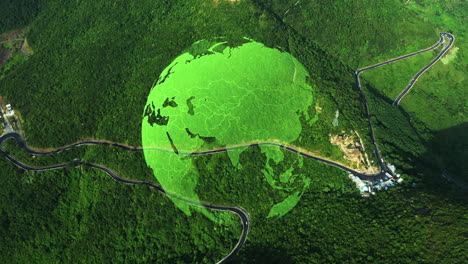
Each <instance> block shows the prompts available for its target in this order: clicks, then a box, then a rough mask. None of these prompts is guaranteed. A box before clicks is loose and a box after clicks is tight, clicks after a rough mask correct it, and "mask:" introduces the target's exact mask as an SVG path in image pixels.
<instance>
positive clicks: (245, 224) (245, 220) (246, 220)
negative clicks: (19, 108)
mask: <svg viewBox="0 0 468 264" xmlns="http://www.w3.org/2000/svg"><path fill="white" fill-rule="evenodd" d="M8 139H14V140H15V141H16V142H17V144H18V145H19V146H20V148H21V149H22V150H23V151H25V152H27V153H30V154H33V155H49V154H53V153H58V152H60V151H62V150H64V149H59V150H55V151H51V152H45V151H34V150H32V149H30V148H29V147H28V146H27V145H26V143H25V141H24V139H23V138H22V137H21V135H20V134H18V133H9V134H6V135H4V136H2V137H0V154H2V155H3V156H4V157H5V159H7V160H8V161H10V162H11V163H13V164H15V165H16V166H17V167H19V168H21V169H23V170H27V171H50V170H57V169H64V168H67V167H74V166H79V165H84V166H87V167H90V168H94V169H98V170H100V171H102V172H104V173H106V174H107V175H108V176H110V177H111V178H112V179H113V180H114V181H116V182H119V183H124V184H131V185H146V186H149V187H151V188H154V189H156V190H158V191H159V192H160V193H162V194H165V195H167V196H169V197H172V198H175V199H177V200H179V201H182V202H184V203H187V204H190V205H193V206H198V207H204V208H207V209H210V210H217V211H227V212H231V213H235V214H237V215H238V216H239V218H240V220H241V223H242V233H241V236H240V238H239V240H238V241H237V244H236V245H235V246H234V248H233V249H232V251H231V252H230V253H229V254H228V255H227V256H225V257H224V258H223V259H221V260H220V261H218V262H217V263H218V264H219V263H224V262H226V261H228V260H230V259H231V258H232V257H233V256H234V255H235V254H236V253H237V252H238V251H239V250H240V248H241V247H242V245H244V244H245V241H246V240H247V234H248V231H249V225H250V217H249V214H248V213H247V212H246V211H245V210H244V209H242V208H240V207H237V206H220V205H214V204H210V203H205V202H200V201H194V200H190V199H187V198H185V197H182V196H179V195H177V194H175V193H172V192H169V191H166V190H164V188H163V187H162V186H160V185H157V184H154V183H152V182H150V181H139V180H131V179H125V178H122V177H120V176H119V175H118V174H117V173H115V172H113V171H112V170H110V169H109V168H106V167H104V166H102V165H99V164H94V163H90V162H85V161H81V160H74V161H72V162H68V163H62V164H57V165H52V166H45V167H32V166H29V165H27V164H25V163H22V162H21V161H19V160H16V159H15V158H14V157H12V156H11V155H10V154H9V153H7V152H5V151H4V150H3V148H2V145H3V142H4V141H6V140H8ZM83 144H95V145H96V144H99V145H107V144H108V143H107V142H106V143H102V142H101V143H98V142H96V141H94V142H93V143H89V142H84V143H83ZM83 144H81V143H79V144H74V146H78V145H83ZM112 145H115V146H118V147H121V148H124V149H127V150H134V148H131V147H128V146H125V145H122V144H117V143H116V144H112ZM74 146H72V145H70V146H68V147H67V149H68V148H72V147H74Z"/></svg>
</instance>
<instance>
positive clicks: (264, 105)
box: [142, 41, 315, 214]
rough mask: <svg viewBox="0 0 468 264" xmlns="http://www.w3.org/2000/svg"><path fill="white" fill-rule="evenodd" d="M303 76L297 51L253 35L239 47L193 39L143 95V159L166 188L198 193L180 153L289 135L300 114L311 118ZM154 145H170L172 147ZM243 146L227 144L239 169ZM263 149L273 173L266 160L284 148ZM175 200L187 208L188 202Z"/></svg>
mask: <svg viewBox="0 0 468 264" xmlns="http://www.w3.org/2000/svg"><path fill="white" fill-rule="evenodd" d="M307 77H309V75H308V73H307V71H306V70H305V69H304V67H303V66H302V65H301V63H300V62H299V61H297V59H295V58H294V57H292V56H291V55H290V54H288V53H285V52H281V51H279V50H277V49H271V48H267V47H265V46H264V45H263V44H261V43H258V42H253V41H248V42H247V43H245V44H242V45H241V46H237V47H229V46H227V45H226V43H225V42H220V43H215V44H213V43H211V44H210V43H209V42H208V41H200V42H197V43H196V44H195V45H194V46H193V47H191V48H190V49H189V52H187V53H185V54H182V55H180V56H179V57H177V58H176V59H175V60H174V61H173V62H172V63H171V64H170V65H169V66H168V67H167V68H166V69H165V70H164V71H163V72H162V73H161V76H160V77H159V79H158V81H157V83H156V86H155V87H154V88H153V89H152V90H151V93H150V95H149V97H148V102H147V104H146V107H145V113H144V118H143V122H142V124H143V127H142V138H143V148H144V149H145V159H146V161H147V163H148V165H149V166H150V167H151V168H152V169H153V172H154V174H155V176H156V178H157V179H158V181H159V182H160V183H161V184H162V186H163V187H164V188H165V189H166V190H168V191H170V192H173V193H176V194H178V195H181V196H183V197H186V198H189V199H191V200H198V196H197V195H196V193H195V192H194V189H195V187H196V185H197V181H198V178H199V177H200V175H199V174H198V172H197V170H196V168H195V167H193V166H192V160H191V159H190V158H188V157H186V156H185V155H184V154H186V153H190V152H194V151H198V150H200V149H209V148H210V147H216V146H227V147H228V148H229V147H230V146H234V145H243V144H248V143H252V142H272V141H280V142H284V143H290V142H293V141H295V140H296V139H297V138H298V136H299V135H300V133H301V130H302V125H301V122H300V119H299V118H300V117H301V116H305V122H306V124H307V125H309V126H310V125H312V123H313V122H311V118H310V116H309V113H308V109H309V108H313V107H314V106H315V104H314V100H313V96H312V91H313V89H312V87H311V86H310V84H308V83H306V78H307ZM314 111H315V110H314ZM158 148H159V149H160V148H162V149H170V148H172V149H173V151H174V153H172V154H170V153H166V152H162V151H158ZM245 149H246V148H240V149H239V148H238V149H234V150H231V151H228V155H229V158H230V160H231V163H232V166H234V167H236V168H237V169H239V170H242V164H241V163H239V156H240V155H241V154H242V152H243V151H244V150H245ZM262 152H263V153H265V154H266V166H267V168H268V169H269V173H270V174H271V173H274V172H273V169H272V168H271V167H270V165H269V163H270V162H274V163H275V164H278V163H280V162H282V161H283V154H282V152H281V151H280V150H279V149H278V148H273V147H262ZM270 160H271V161H270ZM238 173H239V172H237V173H236V174H238ZM276 173H278V172H276ZM280 173H281V172H280ZM236 174H233V175H232V177H236ZM201 176H203V175H201ZM247 177H248V176H247ZM251 177H255V176H251ZM174 202H176V204H177V206H178V207H179V208H181V209H182V210H183V211H184V212H185V213H187V214H190V211H189V209H188V205H187V204H185V203H182V202H179V201H177V200H175V199H174ZM296 203H297V201H296ZM282 208H285V207H282ZM288 208H289V209H291V208H292V207H291V206H290V207H288ZM204 211H205V213H207V212H206V210H204Z"/></svg>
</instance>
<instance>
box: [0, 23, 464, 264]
mask: <svg viewBox="0 0 468 264" xmlns="http://www.w3.org/2000/svg"><path fill="white" fill-rule="evenodd" d="M444 36H446V37H448V38H449V39H450V44H449V45H447V47H445V48H444V49H443V50H442V51H441V52H440V53H439V55H438V56H437V57H436V58H435V59H434V60H432V61H431V62H430V63H429V64H428V65H427V66H425V67H424V68H423V69H421V70H420V71H419V72H418V74H416V76H415V77H413V80H412V81H411V82H410V85H408V87H407V88H406V89H405V90H403V92H402V93H401V94H400V95H401V96H399V97H397V100H395V102H396V105H398V103H399V101H400V100H401V99H402V98H403V97H404V96H405V94H406V93H408V92H409V90H410V89H411V88H412V86H413V85H414V83H415V82H416V81H417V79H418V78H419V76H421V74H422V73H424V72H425V71H426V70H427V69H429V68H430V67H431V66H432V65H433V64H434V63H435V62H437V61H438V60H439V59H440V58H441V57H442V56H443V55H444V54H445V53H446V52H447V50H448V49H450V47H451V46H452V44H453V41H454V39H455V37H454V36H453V35H451V34H449V33H444V32H443V33H440V40H439V42H437V43H436V44H435V45H434V46H432V47H430V48H428V49H425V50H421V51H417V52H414V53H410V54H407V55H404V56H401V57H398V58H394V59H391V60H388V61H385V62H382V63H378V64H375V65H372V66H368V67H365V68H362V69H359V70H357V71H356V72H355V79H356V84H357V87H358V89H359V92H360V94H361V99H362V101H363V103H364V105H365V109H366V113H367V118H368V121H369V128H370V133H371V139H372V144H373V145H374V154H375V156H376V157H377V159H378V162H379V165H380V168H381V171H380V173H378V174H364V173H361V172H358V171H355V170H353V169H350V168H348V167H345V166H343V165H341V164H339V163H336V162H333V161H330V160H326V159H323V158H320V157H316V156H313V155H310V154H308V153H305V152H302V151H300V150H298V149H295V148H292V147H290V146H286V145H283V144H280V143H274V142H262V143H255V144H250V145H248V146H275V147H279V148H282V149H285V150H288V151H290V152H294V153H297V154H299V155H301V156H303V157H305V158H308V159H313V160H316V161H319V162H322V163H325V164H328V165H331V166H333V167H336V168H338V169H341V170H343V171H346V172H348V173H352V174H354V175H356V176H358V177H359V178H361V179H362V180H367V181H371V182H378V181H380V180H382V179H385V180H386V179H389V178H390V177H388V176H387V175H386V174H389V175H391V176H394V173H393V172H392V171H391V170H390V169H389V168H388V167H387V165H386V163H385V162H384V160H383V158H382V155H381V153H380V150H379V147H378V144H377V142H376V140H375V134H374V128H373V125H372V121H371V114H370V112H369V106H368V105H367V101H366V97H365V95H364V93H363V91H362V87H361V82H360V79H359V75H360V74H361V73H362V72H364V71H367V70H370V69H373V68H377V67H380V66H383V65H387V64H389V63H393V62H396V61H399V60H403V59H406V58H409V57H412V56H415V55H418V54H421V53H423V52H428V51H431V50H434V49H435V48H437V47H438V46H440V45H441V44H442V43H443V42H444V38H443V37H444ZM394 104H395V103H394ZM9 139H13V140H15V141H16V143H17V144H18V145H19V147H20V148H21V149H22V150H23V151H25V152H27V153H29V154H32V155H51V154H56V153H59V152H61V151H64V150H67V149H71V148H74V147H78V146H82V145H106V146H114V147H118V148H122V149H125V150H128V151H135V152H136V151H143V149H142V148H137V147H131V146H127V145H124V144H119V143H114V142H108V141H99V140H90V141H84V142H78V143H74V144H71V145H68V146H65V147H61V148H57V149H55V150H51V151H38V150H34V149H31V148H29V147H28V146H27V144H26V142H25V141H24V139H23V137H22V136H21V135H20V134H18V133H16V132H13V133H8V134H5V135H3V136H1V137H0V153H1V154H2V155H3V156H4V157H5V158H6V159H7V160H9V161H10V162H12V163H13V164H15V165H16V166H18V167H20V168H22V169H24V170H28V171H49V170H56V169H63V168H66V167H72V166H78V165H84V166H87V167H91V168H94V169H98V170H100V171H102V172H104V173H106V174H107V175H108V176H110V177H111V178H112V179H113V180H114V181H117V182H119V183H124V184H131V185H147V186H149V187H151V188H155V189H156V190H158V191H159V192H161V193H163V194H165V195H167V196H170V197H173V198H175V199H178V200H180V201H182V202H185V203H188V204H191V205H194V206H200V207H205V208H207V209H211V210H219V211H228V212H232V213H235V214H237V215H238V216H239V218H240V219H241V222H242V227H243V228H242V234H241V236H240V238H239V241H238V242H237V244H236V245H235V247H234V248H233V250H232V251H231V252H230V253H229V255H227V256H225V257H224V258H223V259H221V260H220V261H219V262H218V263H224V262H225V261H228V260H230V259H231V258H232V257H233V256H234V255H235V254H236V253H237V252H238V251H239V249H240V248H241V247H242V245H244V243H245V241H246V239H247V234H248V230H249V225H250V217H249V215H248V213H247V212H246V211H245V210H244V209H242V208H240V207H236V206H219V205H213V204H209V203H205V202H199V201H193V200H190V199H187V198H184V197H181V196H178V195H177V194H175V193H171V192H169V191H166V190H164V188H163V187H161V186H160V185H157V184H154V183H152V182H149V181H138V180H131V179H125V178H122V177H120V176H119V175H118V174H117V173H115V172H113V171H112V170H110V169H109V168H106V167H104V166H102V165H99V164H94V163H89V162H85V161H81V160H75V161H72V162H69V163H63V164H57V165H52V166H47V167H40V168H38V167H32V166H29V165H26V164H24V163H22V162H20V161H18V160H16V159H15V158H13V157H12V156H11V155H9V154H8V153H7V152H5V151H4V150H3V148H2V145H3V142H5V141H6V140H9ZM243 147H246V146H235V147H231V148H224V149H216V150H208V151H200V152H191V153H187V154H188V155H190V156H201V155H210V154H215V153H220V152H226V151H229V150H233V149H236V148H243Z"/></svg>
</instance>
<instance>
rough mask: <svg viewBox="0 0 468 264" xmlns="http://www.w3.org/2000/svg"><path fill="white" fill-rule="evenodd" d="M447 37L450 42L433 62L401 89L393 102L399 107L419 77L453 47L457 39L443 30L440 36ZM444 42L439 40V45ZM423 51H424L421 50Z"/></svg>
mask: <svg viewBox="0 0 468 264" xmlns="http://www.w3.org/2000/svg"><path fill="white" fill-rule="evenodd" d="M444 36H445V37H447V38H448V39H449V41H450V42H449V44H448V45H446V46H445V47H444V48H443V49H442V50H441V51H440V52H439V54H438V55H437V57H435V58H434V59H433V60H432V61H431V62H429V64H427V65H426V66H424V67H423V68H422V69H421V70H419V71H418V73H416V75H414V77H413V78H412V79H411V81H410V82H409V84H408V86H406V88H405V89H404V90H403V91H401V93H400V94H399V95H398V96H397V98H396V99H395V101H394V102H393V105H394V106H396V107H398V105H399V104H400V101H401V99H403V97H405V95H406V94H407V93H409V91H410V90H411V88H413V86H414V84H415V83H416V81H417V80H418V79H419V77H420V76H421V75H422V74H423V73H424V72H425V71H427V70H428V69H429V68H431V67H432V65H434V64H435V63H436V62H437V61H438V60H440V58H442V56H444V55H445V53H447V51H448V50H449V49H450V48H451V47H452V45H453V42H454V41H455V37H454V36H453V35H452V34H450V33H445V32H442V33H440V38H441V39H443V37H444ZM441 44H442V43H441V42H439V45H441ZM420 53H422V52H420Z"/></svg>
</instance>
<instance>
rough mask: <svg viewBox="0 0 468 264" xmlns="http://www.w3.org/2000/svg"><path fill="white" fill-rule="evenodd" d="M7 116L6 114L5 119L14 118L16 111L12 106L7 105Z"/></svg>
mask: <svg viewBox="0 0 468 264" xmlns="http://www.w3.org/2000/svg"><path fill="white" fill-rule="evenodd" d="M6 109H7V110H6V114H5V117H10V116H14V115H15V111H14V110H13V108H12V107H11V104H7V105H6Z"/></svg>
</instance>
